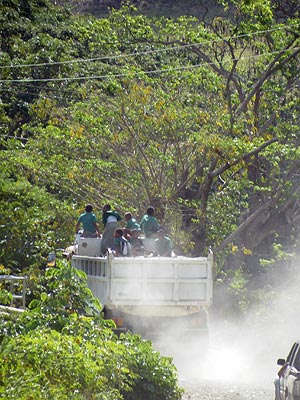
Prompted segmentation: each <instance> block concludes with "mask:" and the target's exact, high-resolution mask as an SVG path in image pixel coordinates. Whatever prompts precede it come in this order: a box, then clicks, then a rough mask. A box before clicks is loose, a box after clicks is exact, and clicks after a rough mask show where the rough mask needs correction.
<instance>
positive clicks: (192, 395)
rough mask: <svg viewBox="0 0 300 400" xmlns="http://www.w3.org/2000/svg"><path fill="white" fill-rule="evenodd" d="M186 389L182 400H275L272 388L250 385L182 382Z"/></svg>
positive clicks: (217, 382) (219, 382)
mask: <svg viewBox="0 0 300 400" xmlns="http://www.w3.org/2000/svg"><path fill="white" fill-rule="evenodd" d="M180 385H181V387H183V388H184V389H185V394H184V395H183V397H182V400H273V399H274V391H273V388H272V387H268V388H264V387H255V386H254V385H250V384H234V383H232V384H230V383H229V382H226V383H225V382H221V381H200V380H199V381H195V380H194V381H193V382H191V381H188V380H182V381H180Z"/></svg>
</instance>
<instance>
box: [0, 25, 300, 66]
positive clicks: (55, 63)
mask: <svg viewBox="0 0 300 400" xmlns="http://www.w3.org/2000/svg"><path fill="white" fill-rule="evenodd" d="M296 26H299V23H297V24H292V25H283V26H278V27H276V28H271V29H266V30H262V31H256V32H250V33H245V34H242V35H236V36H228V37H224V38H220V39H211V40H204V41H203V42H199V43H189V44H184V45H181V46H173V47H166V48H163V49H156V50H146V51H141V52H134V53H128V54H124V53H122V54H116V55H110V56H102V57H94V58H85V59H72V60H66V61H53V62H46V63H32V64H15V65H0V69H4V68H5V69H7V68H26V67H31V68H32V67H44V66H47V65H66V64H74V63H87V62H95V61H103V60H116V59H120V58H129V57H137V56H142V55H147V54H156V53H163V52H168V51H176V50H182V49H186V48H190V47H194V46H204V45H211V44H213V43H219V42H224V41H229V40H236V39H243V38H247V37H251V36H256V35H262V34H266V33H271V32H276V31H280V30H284V29H293V28H294V27H296ZM115 44H117V43H115Z"/></svg>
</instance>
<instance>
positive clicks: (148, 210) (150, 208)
mask: <svg viewBox="0 0 300 400" xmlns="http://www.w3.org/2000/svg"><path fill="white" fill-rule="evenodd" d="M147 214H148V215H153V214H154V207H152V206H149V207H148V208H147Z"/></svg>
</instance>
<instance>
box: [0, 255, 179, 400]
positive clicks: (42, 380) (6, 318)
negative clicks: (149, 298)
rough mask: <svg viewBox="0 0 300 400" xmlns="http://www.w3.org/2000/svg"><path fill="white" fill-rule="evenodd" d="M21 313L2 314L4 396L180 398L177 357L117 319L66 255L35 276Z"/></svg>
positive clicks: (0, 385)
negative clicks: (118, 327) (120, 328)
mask: <svg viewBox="0 0 300 400" xmlns="http://www.w3.org/2000/svg"><path fill="white" fill-rule="evenodd" d="M34 296H35V299H34V300H33V301H32V302H31V303H30V306H29V308H28V309H27V310H26V311H25V312H24V313H22V314H17V315H15V316H14V315H13V314H6V313H4V314H3V313H2V314H0V321H1V324H0V360H1V363H0V397H1V398H5V399H7V400H8V399H16V400H23V399H24V400H25V399H57V400H62V399H74V400H75V399H76V400H79V399H82V400H83V399H84V400H87V399H91V400H92V399H99V400H118V399H120V400H143V399H145V398H147V399H149V400H161V399H166V400H179V399H180V398H181V390H180V389H179V388H178V386H177V375H176V370H175V367H174V365H173V364H172V362H171V359H169V358H166V357H162V356H160V354H159V353H158V352H156V351H154V349H153V348H152V345H151V343H150V342H149V341H145V340H142V339H141V337H139V336H137V335H131V334H129V333H128V334H123V335H121V337H119V338H117V337H116V336H115V335H114V334H113V332H112V328H113V322H112V321H104V320H103V319H102V318H101V316H100V310H101V306H100V304H98V302H97V301H96V299H95V298H94V297H93V296H92V294H91V292H90V291H89V289H87V287H86V279H85V276H84V274H83V273H82V272H80V271H77V270H76V269H75V268H72V267H71V266H70V265H69V264H68V263H60V264H59V265H58V267H57V268H50V269H49V270H48V271H47V272H46V274H45V276H44V277H43V276H40V277H39V279H38V281H37V282H36V284H35V294H34Z"/></svg>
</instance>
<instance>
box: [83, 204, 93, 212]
mask: <svg viewBox="0 0 300 400" xmlns="http://www.w3.org/2000/svg"><path fill="white" fill-rule="evenodd" d="M85 211H86V212H92V211H93V206H92V205H91V204H87V205H86V206H85Z"/></svg>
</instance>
